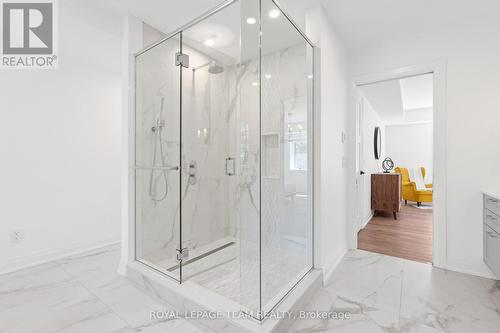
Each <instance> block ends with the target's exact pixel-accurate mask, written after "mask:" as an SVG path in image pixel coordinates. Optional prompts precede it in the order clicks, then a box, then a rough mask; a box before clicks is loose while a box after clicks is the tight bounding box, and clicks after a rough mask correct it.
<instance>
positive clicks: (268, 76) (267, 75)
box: [264, 74, 272, 80]
mask: <svg viewBox="0 0 500 333" xmlns="http://www.w3.org/2000/svg"><path fill="white" fill-rule="evenodd" d="M264 77H265V78H266V79H268V80H269V79H270V78H272V76H271V74H265V75H264Z"/></svg>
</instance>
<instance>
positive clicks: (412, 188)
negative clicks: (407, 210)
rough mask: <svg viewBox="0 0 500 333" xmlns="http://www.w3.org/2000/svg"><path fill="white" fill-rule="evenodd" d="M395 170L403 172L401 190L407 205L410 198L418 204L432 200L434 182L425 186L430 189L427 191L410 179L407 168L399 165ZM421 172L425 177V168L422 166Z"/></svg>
mask: <svg viewBox="0 0 500 333" xmlns="http://www.w3.org/2000/svg"><path fill="white" fill-rule="evenodd" d="M394 171H395V172H396V173H399V174H401V192H402V193H403V200H404V201H405V205H406V204H407V203H408V200H409V201H414V202H416V203H417V205H418V206H420V204H421V203H422V202H432V184H425V187H426V188H428V189H429V190H427V191H426V190H417V185H416V184H415V182H412V181H411V180H410V175H409V174H408V169H407V168H401V167H397V168H396V169H395V170H394ZM420 172H421V173H422V177H424V179H425V168H424V167H421V168H420Z"/></svg>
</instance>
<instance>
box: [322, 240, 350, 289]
mask: <svg viewBox="0 0 500 333" xmlns="http://www.w3.org/2000/svg"><path fill="white" fill-rule="evenodd" d="M347 251H348V249H347V247H345V248H343V249H342V250H341V251H339V255H338V256H337V257H336V258H335V260H333V261H332V263H330V264H329V265H328V266H325V268H324V269H323V272H324V273H323V282H326V281H328V280H329V279H330V277H331V276H332V275H333V272H335V270H336V269H337V267H338V265H339V264H340V262H341V261H342V259H344V257H345V255H346V254H347Z"/></svg>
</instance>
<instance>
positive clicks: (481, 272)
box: [446, 265, 498, 280]
mask: <svg viewBox="0 0 500 333" xmlns="http://www.w3.org/2000/svg"><path fill="white" fill-rule="evenodd" d="M446 269H447V270H449V271H453V272H457V273H462V274H468V275H474V276H479V277H482V278H487V279H493V280H498V278H497V277H496V276H495V275H494V274H493V273H492V272H490V271H489V269H487V268H486V269H480V268H466V267H460V266H459V265H447V266H446Z"/></svg>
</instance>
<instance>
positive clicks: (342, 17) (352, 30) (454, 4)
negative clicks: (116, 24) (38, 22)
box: [87, 0, 500, 51]
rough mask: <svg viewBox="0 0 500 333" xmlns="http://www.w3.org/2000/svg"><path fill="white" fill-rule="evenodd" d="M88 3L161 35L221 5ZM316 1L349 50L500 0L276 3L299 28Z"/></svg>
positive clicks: (486, 10) (478, 11)
mask: <svg viewBox="0 0 500 333" xmlns="http://www.w3.org/2000/svg"><path fill="white" fill-rule="evenodd" d="M87 1H93V2H95V3H98V4H99V5H100V6H103V7H106V8H109V9H111V10H113V11H120V12H122V13H125V12H127V13H131V14H133V15H135V16H137V17H139V18H141V19H143V20H144V21H145V22H147V23H149V24H150V25H152V26H154V27H156V28H157V29H159V30H161V31H163V32H170V31H172V30H174V29H176V28H178V27H180V26H182V25H183V24H185V23H186V22H189V21H190V20H192V19H193V18H195V17H197V16H199V15H201V14H203V13H204V12H206V11H208V10H210V9H211V8H213V7H215V6H217V5H218V4H220V3H221V2H223V0H182V1H178V0H87ZM243 1H252V0H243ZM265 1H266V2H270V1H271V0H265ZM320 2H321V3H323V6H324V8H325V9H326V11H327V13H328V15H329V16H330V18H331V21H332V22H333V24H334V25H335V26H336V28H337V30H338V32H339V34H340V37H341V38H342V39H343V41H344V43H345V44H346V45H347V47H348V48H349V49H350V50H351V51H354V50H358V49H362V48H365V47H368V46H371V45H373V44H375V43H380V42H384V41H386V40H392V39H396V38H403V37H405V36H410V35H414V34H418V33H421V32H423V31H428V30H433V29H436V28H440V27H444V26H449V25H454V24H460V23H463V22H465V21H469V20H477V19H479V18H481V17H483V16H485V15H498V14H500V0H376V1H374V0H279V3H280V4H281V5H282V6H283V7H284V8H285V9H286V11H287V12H288V13H289V14H290V15H291V16H292V17H293V18H294V20H295V21H296V23H298V25H299V26H300V27H301V28H302V29H303V30H304V26H305V23H304V22H305V11H306V9H307V8H309V7H311V6H313V5H315V4H317V3H320Z"/></svg>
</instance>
